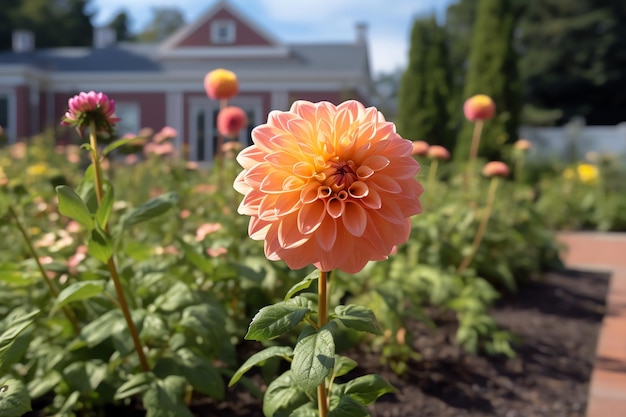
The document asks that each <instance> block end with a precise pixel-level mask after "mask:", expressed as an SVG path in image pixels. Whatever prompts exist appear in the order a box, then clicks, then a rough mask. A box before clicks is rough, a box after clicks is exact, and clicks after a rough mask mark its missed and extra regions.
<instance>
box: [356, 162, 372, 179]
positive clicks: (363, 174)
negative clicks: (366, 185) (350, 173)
mask: <svg viewBox="0 0 626 417" xmlns="http://www.w3.org/2000/svg"><path fill="white" fill-rule="evenodd" d="M372 175H374V170H373V169H372V168H370V167H368V166H365V165H361V166H360V167H358V168H357V169H356V176H357V177H358V178H359V179H360V180H365V179H368V178H369V177H371V176H372Z"/></svg>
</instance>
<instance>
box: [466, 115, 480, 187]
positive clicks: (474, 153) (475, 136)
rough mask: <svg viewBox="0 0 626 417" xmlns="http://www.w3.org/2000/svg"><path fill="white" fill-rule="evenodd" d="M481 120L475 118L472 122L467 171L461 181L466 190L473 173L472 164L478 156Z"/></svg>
mask: <svg viewBox="0 0 626 417" xmlns="http://www.w3.org/2000/svg"><path fill="white" fill-rule="evenodd" d="M483 124H484V122H483V121H482V120H477V121H476V122H475V123H474V131H473V132H472V144H471V145H470V151H469V159H468V162H467V171H466V172H465V176H464V177H463V183H464V185H465V189H466V191H468V190H469V187H470V182H471V177H472V175H474V166H475V165H476V158H478V148H479V147H480V136H481V135H482V132H483Z"/></svg>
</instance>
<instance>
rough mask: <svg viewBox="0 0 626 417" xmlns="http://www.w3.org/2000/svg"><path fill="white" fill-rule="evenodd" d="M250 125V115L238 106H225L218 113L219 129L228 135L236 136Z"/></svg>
mask: <svg viewBox="0 0 626 417" xmlns="http://www.w3.org/2000/svg"><path fill="white" fill-rule="evenodd" d="M247 125H248V115H246V112H245V111H243V110H242V109H241V108H239V107H236V106H230V107H225V108H223V109H222V110H220V112H219V113H218V114H217V130H218V131H219V132H220V133H221V134H222V135H224V136H226V137H236V136H238V135H239V131H240V130H241V129H243V128H244V127H246V126H247Z"/></svg>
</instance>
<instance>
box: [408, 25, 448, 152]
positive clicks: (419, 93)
mask: <svg viewBox="0 0 626 417" xmlns="http://www.w3.org/2000/svg"><path fill="white" fill-rule="evenodd" d="M450 83H451V82H450V71H449V66H448V52H447V46H446V37H445V31H444V30H443V28H441V27H440V26H439V25H438V24H437V21H436V19H435V18H434V17H432V18H428V19H416V20H415V21H414V22H413V26H412V29H411V47H410V50H409V63H408V66H407V69H406V71H405V72H404V74H403V75H402V79H401V80H400V88H399V93H398V115H397V120H396V125H397V127H398V133H399V134H400V135H402V136H403V137H405V138H409V139H412V140H425V141H427V142H429V143H431V144H438V145H442V146H445V147H447V148H450V147H451V146H452V145H453V143H452V142H451V140H452V139H453V137H452V135H451V134H450V130H449V113H448V108H447V106H448V103H449V96H450Z"/></svg>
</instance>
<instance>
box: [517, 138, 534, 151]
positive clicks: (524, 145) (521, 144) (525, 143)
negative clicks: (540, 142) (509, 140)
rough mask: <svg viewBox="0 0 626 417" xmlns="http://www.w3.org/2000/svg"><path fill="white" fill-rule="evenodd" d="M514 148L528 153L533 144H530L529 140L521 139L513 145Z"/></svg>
mask: <svg viewBox="0 0 626 417" xmlns="http://www.w3.org/2000/svg"><path fill="white" fill-rule="evenodd" d="M513 147H514V148H515V149H517V150H518V151H527V150H529V149H530V148H532V147H533V144H532V143H530V141H529V140H526V139H520V140H518V141H517V142H515V143H514V144H513Z"/></svg>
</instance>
